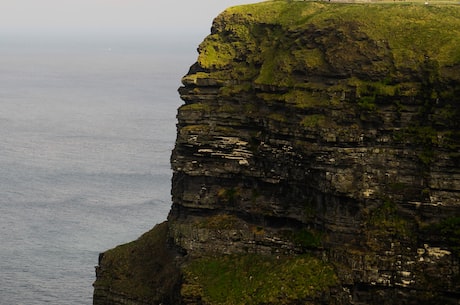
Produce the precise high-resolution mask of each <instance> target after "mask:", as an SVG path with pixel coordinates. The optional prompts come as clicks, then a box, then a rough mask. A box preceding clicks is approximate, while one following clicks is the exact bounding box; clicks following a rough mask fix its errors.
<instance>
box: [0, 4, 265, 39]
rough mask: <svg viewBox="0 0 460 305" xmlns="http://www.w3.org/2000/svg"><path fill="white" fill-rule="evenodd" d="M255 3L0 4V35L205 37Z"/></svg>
mask: <svg viewBox="0 0 460 305" xmlns="http://www.w3.org/2000/svg"><path fill="white" fill-rule="evenodd" d="M255 2H259V1H257V0H255V1H254V0H253V1H250V0H246V1H245V0H233V1H232V0H193V1H190V0H180V1H179V0H0V33H6V34H14V33H18V32H19V33H59V34H61V33H70V34H71V33H85V32H91V33H95V34H98V33H106V32H111V33H114V32H119V33H133V32H136V31H137V32H139V33H165V32H171V31H174V32H179V33H180V32H184V33H187V32H195V31H196V32H197V33H198V34H199V35H202V33H203V32H205V33H207V32H209V28H210V26H211V22H212V19H213V18H214V17H215V16H216V15H217V14H218V13H220V12H221V11H222V10H224V9H225V8H226V7H229V6H233V5H238V4H245V3H255Z"/></svg>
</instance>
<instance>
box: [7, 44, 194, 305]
mask: <svg viewBox="0 0 460 305" xmlns="http://www.w3.org/2000/svg"><path fill="white" fill-rule="evenodd" d="M195 47H196V44H188V43H187V44H186V43H184V45H181V44H180V43H178V44H175V45H172V44H168V42H163V41H161V40H160V39H159V38H155V39H153V38H149V37H137V38H126V39H123V38H117V37H111V38H110V39H98V38H97V39H96V38H93V39H90V38H88V39H85V38H81V37H80V38H78V39H77V38H69V37H67V38H65V39H60V38H59V39H58V38H53V37H45V38H27V39H26V38H22V39H19V38H15V37H10V38H9V39H3V40H2V43H1V45H0V132H1V137H0V304H2V305H3V304H5V305H19V304H21V305H34V304H59V305H66V304H69V305H76V304H79V305H80V304H88V305H89V304H92V293H93V287H92V283H93V282H94V280H95V272H94V267H95V266H96V265H97V259H98V255H99V253H100V252H103V251H105V250H107V249H109V248H113V247H115V246H116V245H119V244H122V243H126V242H129V241H132V240H134V239H136V238H137V237H139V236H140V235H141V234H142V233H144V232H146V231H148V230H149V229H150V228H152V227H153V226H154V225H155V224H157V223H160V222H162V221H164V220H165V219H166V217H167V213H168V211H169V208H170V206H171V195H170V183H171V182H170V179H171V170H170V165H169V158H170V155H171V150H172V148H173V146H174V141H175V134H176V129H175V128H176V127H175V124H176V118H175V115H176V109H177V107H179V105H180V104H181V101H180V99H179V96H178V93H177V88H178V87H179V85H180V78H181V77H182V76H183V75H184V74H185V73H186V72H187V69H188V67H189V66H190V65H191V64H192V63H193V61H194V60H196V53H195Z"/></svg>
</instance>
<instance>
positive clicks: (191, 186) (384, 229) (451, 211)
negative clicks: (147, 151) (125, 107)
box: [94, 1, 460, 305]
mask: <svg viewBox="0 0 460 305" xmlns="http://www.w3.org/2000/svg"><path fill="white" fill-rule="evenodd" d="M198 51H199V55H198V59H197V62H196V63H195V64H193V65H192V66H191V68H190V71H189V73H188V74H187V75H186V76H185V77H184V78H183V80H182V82H183V87H181V88H180V89H179V93H180V96H181V98H182V99H183V101H184V102H185V103H184V105H182V106H181V107H180V108H179V110H178V115H177V119H178V124H177V139H176V145H175V148H174V151H173V153H172V157H171V166H172V169H173V179H172V191H171V193H172V201H173V203H172V208H171V211H170V214H169V216H168V220H167V221H166V222H165V223H163V224H160V225H157V226H156V227H155V228H153V229H152V231H150V232H148V233H146V234H144V235H143V236H142V237H141V238H139V239H138V240H137V241H134V242H132V243H129V244H126V245H122V246H119V247H117V248H115V249H112V250H109V251H107V252H105V253H103V254H101V256H100V259H99V266H98V267H97V269H96V275H97V279H96V282H95V283H94V288H95V290H94V304H95V305H103V304H136V305H137V304H460V302H459V299H460V270H459V268H460V267H459V262H460V261H459V255H460V166H459V164H460V129H459V124H460V123H459V122H460V113H459V108H460V6H458V5H423V4H417V3H370V4H339V3H319V2H303V1H301V2H299V1H268V2H263V3H259V4H254V5H246V6H238V7H233V8H229V9H228V10H226V11H225V12H223V13H222V14H221V15H219V16H218V17H217V18H216V19H215V20H214V23H213V25H212V29H211V34H210V35H209V36H208V37H206V39H205V40H204V41H203V42H202V43H201V45H200V46H199V48H198Z"/></svg>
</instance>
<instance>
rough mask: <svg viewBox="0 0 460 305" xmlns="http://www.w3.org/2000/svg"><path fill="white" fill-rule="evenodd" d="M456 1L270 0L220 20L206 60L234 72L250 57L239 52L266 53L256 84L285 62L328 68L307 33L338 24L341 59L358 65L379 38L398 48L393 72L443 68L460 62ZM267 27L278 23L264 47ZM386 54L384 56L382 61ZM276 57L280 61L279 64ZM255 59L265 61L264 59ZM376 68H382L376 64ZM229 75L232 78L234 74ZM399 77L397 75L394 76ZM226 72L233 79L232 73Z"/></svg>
mask: <svg viewBox="0 0 460 305" xmlns="http://www.w3.org/2000/svg"><path fill="white" fill-rule="evenodd" d="M443 3H444V2H443ZM452 3H453V4H450V5H449V4H447V5H446V4H433V5H431V4H430V5H424V4H423V2H402V3H401V2H395V3H393V2H391V3H388V2H381V3H380V2H379V3H359V4H352V3H349V4H343V3H329V2H310V1H266V2H261V3H257V4H250V5H243V6H235V7H231V8H229V9H227V10H226V11H224V12H223V13H222V14H221V15H220V16H218V17H217V18H216V19H215V20H214V24H213V28H212V35H210V36H209V37H208V38H207V39H206V40H205V41H204V42H203V43H202V44H201V45H200V55H199V58H198V63H199V64H200V66H201V67H203V68H205V69H209V70H216V69H217V70H222V69H223V70H226V67H228V68H229V69H233V70H234V69H235V67H234V66H235V61H234V60H235V59H239V60H241V61H242V62H244V61H245V60H246V58H243V57H242V58H239V54H238V52H239V49H245V50H247V49H251V48H254V49H253V50H252V51H253V52H254V53H259V54H261V55H260V58H264V61H265V63H264V66H263V67H262V69H261V70H260V75H258V76H257V79H256V83H257V82H259V83H271V84H273V83H274V82H273V79H271V78H272V75H270V71H273V68H274V67H276V66H277V65H282V66H284V67H285V68H286V67H287V69H288V70H289V66H293V65H294V62H295V61H302V62H307V64H308V65H310V66H313V68H317V69H319V70H321V67H322V66H324V62H323V61H324V60H323V58H322V57H321V56H320V54H319V53H320V52H318V50H315V49H314V48H313V46H312V48H309V47H308V41H307V37H306V35H307V34H308V35H311V33H305V35H304V36H303V37H302V33H304V32H305V31H306V30H308V29H310V30H311V29H312V27H315V29H314V31H316V32H317V35H323V32H327V31H329V30H330V29H334V30H335V32H336V33H343V37H337V44H336V45H337V48H336V50H335V52H337V57H348V58H347V60H346V61H349V62H353V61H354V57H355V56H359V54H360V53H366V52H367V51H368V50H366V49H363V48H365V46H364V45H365V44H363V43H362V42H365V41H373V42H375V43H374V46H373V47H376V48H379V47H381V48H386V49H390V50H391V52H392V57H393V58H392V61H393V62H392V63H384V64H383V66H382V70H388V69H389V66H392V70H393V71H392V72H395V70H399V71H404V72H401V73H405V71H407V70H415V69H417V67H419V66H420V63H421V62H423V61H425V60H426V59H430V60H433V61H436V62H437V64H438V65H439V66H441V67H442V66H452V65H456V64H459V63H460V53H459V52H458V46H459V45H460V19H459V18H458V16H460V6H459V5H455V4H454V2H452ZM264 25H270V27H271V28H273V29H275V30H274V31H272V32H270V33H269V34H270V35H271V37H270V39H269V42H270V43H266V44H265V45H261V44H260V43H259V41H256V40H255V37H254V33H256V32H257V31H258V27H260V29H262V28H263V26H264ZM286 32H298V33H299V37H298V41H299V42H301V43H302V42H303V43H304V45H305V48H303V51H302V52H298V50H294V49H293V48H291V46H290V45H289V44H288V43H287V42H286V41H284V39H283V36H282V35H284V34H283V33H286ZM267 34H268V33H267ZM226 35H227V36H232V37H231V39H230V40H226V41H225V42H224V41H223V40H222V37H223V36H226ZM347 37H348V38H352V41H347V40H346V39H347ZM310 39H311V36H310ZM238 44H241V45H238ZM291 44H292V42H291ZM340 44H342V46H343V48H342V49H341V48H340V47H341V45H340ZM349 44H355V45H357V47H358V49H361V52H358V53H355V54H353V53H348V54H345V53H346V52H349V51H350V50H349V49H347V45H349ZM360 44H362V45H360ZM367 45H368V46H370V45H369V44H367ZM255 46H257V48H258V49H257V50H256V49H255ZM274 50H277V52H276V53H277V54H276V58H273V56H270V54H269V53H273V52H274ZM341 52H343V53H342V54H341ZM379 55H380V54H376V59H378V57H379ZM381 55H384V54H381ZM270 58H273V59H274V61H273V62H271V61H270V60H269V59H270ZM253 60H254V65H255V66H257V64H258V62H257V56H255V57H254V58H253ZM375 68H376V67H375V66H374V67H373V69H375ZM252 72H254V71H249V70H246V71H239V75H238V78H239V79H241V78H246V79H247V80H254V77H256V76H255V75H253V74H252ZM291 72H292V71H291ZM377 72H378V71H377ZM222 74H225V73H222ZM228 76H231V75H230V74H227V77H228ZM394 76H397V75H391V77H394ZM219 77H220V78H222V77H224V78H225V75H219ZM231 77H232V78H234V77H233V76H231ZM275 84H276V82H275ZM277 85H279V84H277Z"/></svg>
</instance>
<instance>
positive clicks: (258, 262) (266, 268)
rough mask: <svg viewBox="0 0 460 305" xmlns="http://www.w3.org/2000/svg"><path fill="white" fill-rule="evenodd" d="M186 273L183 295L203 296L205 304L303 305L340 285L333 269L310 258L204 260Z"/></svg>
mask: <svg viewBox="0 0 460 305" xmlns="http://www.w3.org/2000/svg"><path fill="white" fill-rule="evenodd" d="M184 272H185V278H186V282H187V284H186V285H184V286H183V289H182V294H189V295H201V297H202V299H203V301H204V302H205V303H206V304H248V305H249V304H293V301H295V302H297V303H296V304H300V303H302V302H305V301H306V300H311V299H312V298H314V297H315V296H318V295H319V294H321V293H324V292H327V291H328V290H329V288H330V287H332V286H335V285H337V283H338V279H337V276H336V275H335V273H334V271H333V269H332V268H331V267H330V266H328V265H327V264H325V263H324V262H322V261H320V260H318V259H317V258H314V257H311V256H297V257H278V258H276V257H272V256H260V255H255V254H247V255H238V256H223V257H216V258H214V257H213V258H202V259H199V260H196V261H193V262H192V263H191V264H190V265H188V266H187V267H186V268H185V269H184Z"/></svg>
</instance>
